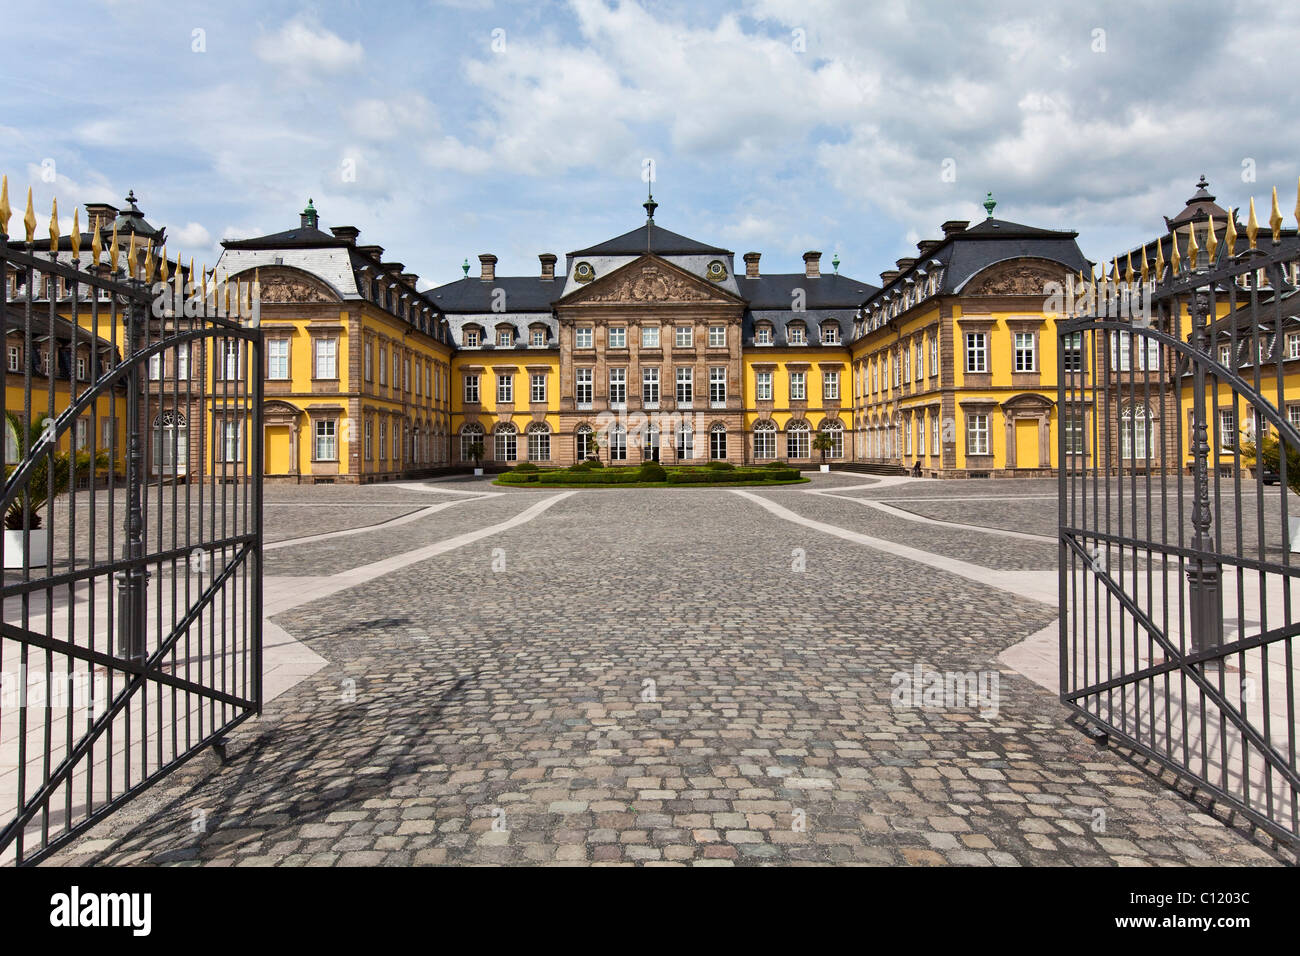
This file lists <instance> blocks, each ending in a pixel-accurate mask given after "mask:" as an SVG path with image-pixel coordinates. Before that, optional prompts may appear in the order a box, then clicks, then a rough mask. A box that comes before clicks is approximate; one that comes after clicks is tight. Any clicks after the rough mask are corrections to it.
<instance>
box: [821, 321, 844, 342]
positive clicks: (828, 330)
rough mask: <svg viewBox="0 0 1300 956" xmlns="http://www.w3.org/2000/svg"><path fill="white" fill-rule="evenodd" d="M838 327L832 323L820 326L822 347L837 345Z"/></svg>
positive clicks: (838, 337)
mask: <svg viewBox="0 0 1300 956" xmlns="http://www.w3.org/2000/svg"><path fill="white" fill-rule="evenodd" d="M839 344H840V327H839V326H838V325H834V324H832V323H829V322H828V323H827V324H826V325H823V326H822V345H839Z"/></svg>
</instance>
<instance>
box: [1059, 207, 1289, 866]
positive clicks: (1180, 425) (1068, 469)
mask: <svg viewBox="0 0 1300 956" xmlns="http://www.w3.org/2000/svg"><path fill="white" fill-rule="evenodd" d="M1277 208H1278V206H1277V198H1276V191H1275V192H1274V199H1273V211H1274V214H1273V215H1272V216H1270V225H1271V226H1272V243H1271V248H1268V249H1260V248H1259V242H1258V233H1259V223H1258V220H1257V218H1256V215H1255V211H1254V202H1253V200H1252V202H1251V206H1250V216H1249V219H1248V222H1247V226H1246V235H1247V238H1248V239H1249V242H1250V245H1249V248H1248V249H1246V250H1243V251H1242V252H1241V254H1240V255H1238V254H1236V253H1235V246H1236V240H1237V228H1236V225H1235V224H1234V221H1233V220H1234V218H1235V217H1234V214H1233V212H1232V210H1228V216H1227V222H1226V223H1223V224H1222V230H1223V231H1222V235H1221V236H1220V235H1216V233H1215V230H1216V226H1215V223H1214V221H1213V220H1210V222H1209V223H1208V231H1207V232H1206V234H1205V236H1204V240H1205V241H1204V244H1203V245H1202V244H1201V243H1200V242H1199V241H1198V237H1197V226H1196V224H1190V225H1189V226H1188V227H1187V234H1186V235H1184V236H1180V235H1179V233H1178V232H1174V233H1172V234H1171V235H1170V236H1168V237H1166V238H1165V239H1163V240H1161V241H1160V242H1159V243H1157V244H1156V249H1155V250H1154V267H1153V268H1152V269H1148V261H1147V256H1148V255H1149V253H1148V252H1147V250H1146V249H1143V251H1142V252H1141V253H1140V255H1141V256H1142V258H1143V261H1142V264H1141V269H1140V272H1139V275H1140V277H1141V278H1140V284H1141V286H1142V287H1143V290H1144V291H1150V293H1151V296H1150V301H1151V302H1152V308H1151V314H1149V315H1139V316H1137V317H1134V318H1127V319H1125V318H1116V317H1113V314H1108V313H1106V312H1105V310H1100V311H1093V312H1091V313H1089V314H1084V315H1080V316H1076V317H1073V318H1069V319H1067V320H1064V321H1061V322H1059V323H1058V330H1059V332H1060V335H1061V337H1062V343H1063V344H1064V343H1065V342H1066V341H1067V339H1068V340H1069V341H1070V342H1072V343H1074V346H1075V348H1077V347H1078V343H1079V342H1081V343H1082V345H1083V349H1084V354H1085V355H1089V356H1091V360H1092V363H1093V368H1092V369H1090V370H1084V371H1083V372H1082V373H1080V371H1078V370H1077V369H1076V368H1074V367H1072V368H1071V369H1070V370H1067V369H1066V367H1065V355H1066V350H1065V349H1064V348H1062V349H1061V350H1060V353H1059V354H1060V355H1061V356H1062V359H1061V365H1060V378H1059V381H1060V387H1059V392H1058V401H1059V407H1060V409H1062V414H1065V413H1066V411H1067V410H1068V411H1070V413H1071V414H1072V415H1078V416H1086V417H1087V419H1088V420H1090V421H1091V423H1092V424H1091V427H1090V428H1089V430H1088V434H1087V435H1086V438H1085V440H1082V441H1081V440H1078V438H1077V433H1075V432H1072V433H1071V434H1070V435H1069V436H1067V434H1066V432H1065V429H1061V430H1060V442H1059V445H1058V454H1059V456H1060V463H1061V468H1060V472H1059V474H1060V478H1059V481H1060V609H1061V618H1060V658H1061V659H1060V683H1061V700H1062V702H1063V703H1064V704H1065V705H1066V706H1067V707H1068V708H1069V709H1070V710H1071V711H1072V712H1073V713H1074V715H1075V719H1076V720H1077V721H1079V722H1080V723H1081V724H1084V725H1087V726H1089V727H1091V728H1093V729H1094V732H1095V733H1096V734H1097V735H1098V736H1099V737H1109V738H1114V739H1116V740H1117V741H1119V742H1121V743H1122V744H1123V745H1124V746H1125V747H1128V748H1131V749H1132V750H1134V751H1136V752H1138V753H1140V754H1142V755H1144V756H1146V757H1148V758H1151V759H1153V760H1155V761H1157V762H1158V763H1160V764H1162V765H1164V766H1166V767H1168V768H1171V769H1173V770H1175V771H1176V772H1177V773H1179V774H1180V775H1182V776H1183V777H1184V778H1185V779H1186V780H1189V781H1191V783H1192V784H1193V786H1194V788H1195V789H1196V790H1198V791H1201V792H1204V793H1208V794H1210V795H1212V797H1213V798H1214V799H1216V800H1217V801H1219V802H1220V803H1221V804H1223V805H1226V806H1229V807H1231V808H1232V809H1234V810H1235V811H1237V812H1239V813H1241V814H1243V815H1244V816H1245V817H1247V818H1248V819H1250V820H1251V821H1253V822H1254V823H1255V824H1256V825H1258V826H1259V827H1261V828H1262V829H1264V830H1265V831H1267V832H1268V833H1269V834H1271V835H1272V836H1273V837H1275V838H1276V839H1278V840H1280V841H1282V842H1285V843H1289V844H1292V845H1300V777H1298V776H1297V761H1296V752H1297V738H1298V737H1300V719H1298V717H1300V714H1298V712H1297V709H1296V700H1295V690H1296V683H1297V679H1300V662H1298V661H1297V660H1296V653H1295V652H1296V646H1295V643H1296V638H1297V635H1300V622H1298V621H1297V620H1296V612H1295V610H1294V603H1295V600H1296V597H1297V593H1296V588H1297V586H1298V585H1300V581H1298V580H1297V579H1298V578H1300V564H1297V562H1296V561H1295V559H1293V557H1292V555H1293V554H1294V553H1296V552H1294V551H1293V550H1292V549H1293V548H1297V549H1300V516H1297V515H1293V511H1294V510H1295V509H1294V502H1293V500H1292V499H1291V494H1293V493H1296V492H1300V475H1297V474H1296V471H1297V463H1298V462H1300V458H1298V457H1297V456H1300V431H1297V427H1296V426H1297V423H1298V422H1300V416H1297V415H1296V412H1297V410H1298V409H1300V394H1292V395H1290V396H1289V397H1290V399H1291V403H1290V405H1288V395H1287V391H1286V388H1287V386H1286V382H1287V376H1288V375H1290V376H1292V378H1293V380H1294V377H1295V375H1296V373H1297V371H1298V370H1300V349H1297V348H1295V345H1300V338H1297V339H1296V340H1295V343H1293V344H1292V345H1290V346H1289V345H1288V341H1289V340H1288V338H1287V336H1288V335H1297V334H1300V314H1298V313H1297V304H1300V296H1297V295H1296V293H1297V287H1296V284H1295V282H1296V268H1297V266H1296V264H1297V261H1300V233H1294V232H1293V233H1290V234H1288V235H1285V236H1284V235H1283V230H1282V228H1281V226H1282V221H1281V216H1280V214H1279V213H1278V212H1277ZM1297 216H1298V217H1300V201H1298V202H1297ZM1180 228H1182V227H1180ZM1201 228H1206V226H1205V224H1204V223H1202V225H1201ZM1180 239H1182V240H1186V252H1187V256H1186V257H1183V256H1182V255H1181V254H1180V251H1179V242H1180ZM1166 245H1168V247H1169V252H1170V257H1169V260H1168V264H1167V265H1166V261H1165V255H1164V247H1165V246H1166ZM1130 275H1131V273H1130ZM1116 279H1118V273H1117V275H1116ZM1148 284H1150V285H1148ZM1131 298H1132V300H1133V301H1134V302H1136V301H1139V298H1140V297H1139V295H1138V294H1137V293H1136V292H1133V293H1132V295H1131ZM1075 336H1077V337H1078V338H1077V339H1075V338H1074V337H1075ZM1290 356H1296V357H1294V358H1293V357H1290ZM1139 405H1140V406H1143V407H1145V409H1146V410H1147V411H1148V413H1149V420H1150V424H1149V425H1148V424H1139V420H1140V419H1141V416H1139V415H1134V414H1130V415H1128V416H1122V415H1121V414H1120V409H1122V408H1131V407H1133V406H1139ZM1247 413H1248V414H1247ZM1139 428H1140V429H1144V432H1143V434H1142V435H1141V436H1139V435H1138V433H1137V431H1136V430H1137V429H1139ZM1139 437H1141V438H1142V440H1141V441H1139V440H1138V438H1139ZM1275 485H1276V487H1275ZM1290 489H1294V491H1293V490H1290ZM1293 526H1294V527H1293Z"/></svg>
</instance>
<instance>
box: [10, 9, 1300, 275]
mask: <svg viewBox="0 0 1300 956" xmlns="http://www.w3.org/2000/svg"><path fill="white" fill-rule="evenodd" d="M74 6H75V7H77V8H80V9H77V10H76V11H75V12H74ZM1298 38H1300V4H1296V3H1294V2H1293V0H1280V2H1277V3H1269V2H1263V0H1251V2H1242V3H1233V2H1230V0H1226V2H1225V0H1214V2H1187V0H1184V2H1179V3H1177V4H1169V5H1164V4H1155V3H1149V4H1148V3H1141V2H1133V0H1130V2H1124V3H1113V4H1111V3H1098V4H1088V3H1083V4H1052V3H1044V2H1042V0H1035V2H1024V3H1022V2H1014V0H1006V2H999V3H977V2H963V3H955V2H935V3H904V2H869V0H749V2H741V3H732V4H727V3H707V2H697V0H681V2H677V0H667V2H656V0H640V2H630V0H629V2H622V3H620V2H610V0H571V2H545V0H526V2H522V3H517V4H516V3H503V2H491V0H481V2H480V0H446V2H416V0H412V2H396V0H385V2H383V3H376V2H347V0H344V2H333V3H315V4H302V3H291V2H267V0H260V2H251V0H226V2H223V3H220V4H214V3H202V4H188V3H185V2H179V0H168V2H166V3H161V2H159V3H154V2H149V0H139V2H133V0H108V2H102V0H101V2H93V3H78V4H75V5H74V4H72V3H62V2H61V3H36V4H28V5H26V6H25V7H24V10H23V17H22V18H18V17H8V18H6V23H5V50H6V52H5V55H4V57H3V59H2V60H0V82H3V83H4V84H5V86H6V93H7V95H6V96H5V109H4V111H3V113H0V171H3V172H7V173H8V174H9V180H10V190H11V199H12V200H13V202H14V203H15V204H16V205H17V204H20V203H21V196H22V194H25V192H26V187H27V186H28V185H33V186H34V187H35V194H36V202H37V206H38V212H40V213H42V214H43V221H44V217H47V216H48V210H49V202H50V198H51V197H52V196H54V195H57V196H58V199H59V205H60V210H61V211H62V212H63V213H64V214H65V218H67V219H68V220H69V221H70V213H71V209H72V206H73V205H74V204H81V203H86V202H96V201H108V202H113V203H114V204H120V200H121V197H123V196H124V195H125V194H126V191H127V190H128V189H134V190H135V192H136V195H137V196H138V197H139V200H140V204H141V206H142V208H143V209H144V210H145V212H146V214H147V215H148V216H149V218H150V220H151V221H153V222H155V223H156V224H161V225H166V226H168V232H169V235H170V237H171V246H170V248H169V252H175V251H177V249H178V247H179V251H181V252H183V253H184V254H185V255H187V256H188V255H190V254H193V255H195V256H197V257H198V258H199V259H200V260H204V259H207V260H208V261H209V262H211V261H214V260H215V257H216V255H217V253H218V251H219V246H218V243H219V242H220V240H221V239H223V238H233V237H244V236H250V235H258V234H262V233H266V232H274V231H279V230H281V229H285V228H289V227H291V226H294V225H296V224H297V221H298V220H297V214H298V212H299V211H300V210H301V209H302V207H303V205H304V204H305V203H306V201H307V198H308V197H311V198H313V199H314V200H315V204H316V207H317V208H318V209H319V210H320V214H321V220H322V224H323V225H324V226H331V225H344V224H348V225H355V226H358V227H359V228H360V229H361V232H362V241H363V242H372V243H379V244H381V245H384V246H385V247H386V249H387V253H386V258H391V259H394V260H400V261H402V262H404V263H406V265H407V268H408V270H409V271H415V272H418V273H419V274H420V275H421V276H422V279H423V281H422V285H423V286H427V285H430V284H437V283H441V282H446V281H450V280H451V279H454V278H459V277H460V269H459V265H460V263H461V261H462V260H463V259H465V258H469V260H470V261H471V263H472V264H473V267H474V268H475V269H477V260H476V259H475V256H476V255H477V254H478V253H481V252H492V253H495V254H496V255H498V256H499V257H500V260H501V261H500V264H499V266H498V272H499V274H520V273H532V272H534V271H535V270H536V269H537V268H538V263H537V258H536V257H537V254H538V253H540V252H548V251H549V252H555V253H558V254H560V255H563V254H564V253H565V252H568V251H570V250H572V249H576V248H580V247H582V246H585V245H591V244H593V243H596V242H599V241H601V240H603V239H606V238H609V237H611V236H613V235H617V234H618V233H621V232H625V231H627V230H628V229H631V228H633V227H635V226H637V225H639V224H640V223H641V222H642V221H644V213H643V212H642V210H641V209H640V205H639V204H640V203H641V202H642V201H643V200H644V198H645V197H644V193H645V184H644V181H643V175H644V170H645V169H646V168H647V167H646V160H653V163H654V173H655V180H656V181H655V184H654V190H655V198H656V199H657V200H658V201H659V202H660V204H661V205H660V209H659V213H658V215H657V217H656V221H657V222H659V223H660V224H661V225H662V226H664V227H666V228H668V229H672V230H674V231H676V232H681V233H684V234H686V235H689V236H692V237H694V238H697V239H700V240H703V241H707V242H711V243H714V244H717V245H723V246H725V247H727V248H729V249H732V250H734V251H735V252H736V253H737V254H739V253H741V252H746V251H749V250H757V251H760V252H762V253H763V254H764V259H763V267H764V269H765V270H771V271H797V270H800V269H801V268H802V262H801V259H800V255H801V253H802V252H803V251H804V250H806V249H820V250H822V251H823V252H824V254H825V256H826V258H827V259H829V258H830V256H831V254H832V253H836V252H838V254H839V256H840V258H841V259H842V260H843V263H842V265H841V271H843V272H845V273H846V274H848V275H852V276H855V277H857V278H860V279H864V280H867V281H872V280H877V279H878V273H879V272H880V271H881V270H882V269H885V268H889V267H890V266H891V264H892V262H893V260H894V259H896V258H898V257H899V256H904V255H909V254H911V253H912V252H913V251H914V249H915V243H916V241H917V240H918V239H922V238H928V237H933V236H937V235H939V224H940V223H941V222H943V221H944V220H945V219H972V220H974V219H978V218H982V217H983V215H984V212H983V210H982V209H981V208H980V203H981V202H982V201H983V199H984V197H985V193H986V192H987V191H989V190H991V191H992V192H993V194H994V197H995V198H996V199H997V202H998V207H997V213H996V215H997V216H998V217H1000V218H1006V219H1010V220H1013V221H1017V222H1024V223H1029V224H1032V225H1039V226H1047V227H1056V228H1072V229H1077V230H1079V232H1080V233H1081V236H1080V241H1081V243H1082V245H1083V249H1084V252H1085V253H1086V254H1088V255H1089V256H1090V257H1092V258H1094V259H1102V258H1108V257H1109V256H1110V255H1112V254H1114V253H1115V252H1117V251H1121V250H1122V249H1124V248H1127V247H1129V246H1131V245H1134V244H1136V243H1139V242H1141V241H1143V240H1146V239H1150V238H1153V237H1154V235H1155V233H1156V231H1157V229H1158V227H1159V226H1160V224H1161V218H1160V217H1161V216H1162V215H1164V214H1168V215H1173V214H1174V213H1176V212H1177V210H1178V209H1180V208H1181V207H1182V205H1183V202H1184V200H1186V199H1187V198H1188V197H1189V196H1190V195H1191V194H1192V192H1193V191H1194V189H1195V185H1194V184H1195V182H1196V180H1197V178H1198V177H1199V176H1200V175H1201V174H1202V173H1205V174H1206V175H1207V176H1208V177H1209V178H1210V182H1211V186H1212V191H1213V192H1215V193H1216V194H1217V195H1218V197H1219V202H1220V203H1221V204H1222V205H1225V206H1227V205H1244V204H1245V203H1246V202H1247V200H1248V199H1249V197H1250V196H1252V195H1253V196H1255V198H1256V202H1257V203H1263V204H1264V209H1263V210H1261V213H1262V214H1266V210H1267V201H1268V200H1267V197H1268V195H1269V190H1270V188H1271V187H1272V186H1273V185H1275V184H1276V185H1278V186H1280V187H1282V188H1281V190H1280V195H1281V199H1282V208H1283V209H1284V210H1285V211H1287V212H1288V213H1289V211H1290V210H1291V209H1292V208H1293V207H1294V206H1295V200H1296V196H1295V188H1296V182H1297V175H1298V174H1300V151H1298V150H1297V134H1296V129H1297V123H1296V120H1297V117H1300V108H1297V107H1298V106H1300V103H1298V102H1297V100H1300V92H1298V88H1297V84H1296V83H1295V82H1294V79H1293V78H1292V74H1293V64H1294V58H1295V55H1296V49H1297V39H1298ZM1292 224H1293V223H1292ZM11 230H12V231H15V232H18V231H20V230H21V226H19V225H18V222H17V217H16V218H15V221H14V223H13V224H12V225H11Z"/></svg>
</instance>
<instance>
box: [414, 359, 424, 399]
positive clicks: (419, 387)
mask: <svg viewBox="0 0 1300 956" xmlns="http://www.w3.org/2000/svg"><path fill="white" fill-rule="evenodd" d="M423 365H424V361H423V360H422V359H416V360H415V394H416V395H417V396H419V395H423V394H424V388H423V385H424V381H423V379H424V376H423V375H421V374H420V373H421V371H422V366H423Z"/></svg>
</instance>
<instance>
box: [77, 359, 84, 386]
mask: <svg viewBox="0 0 1300 956" xmlns="http://www.w3.org/2000/svg"><path fill="white" fill-rule="evenodd" d="M85 380H86V357H85V356H84V355H78V356H77V381H79V382H84V381H85Z"/></svg>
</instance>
